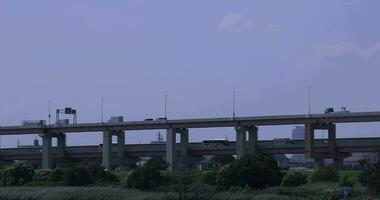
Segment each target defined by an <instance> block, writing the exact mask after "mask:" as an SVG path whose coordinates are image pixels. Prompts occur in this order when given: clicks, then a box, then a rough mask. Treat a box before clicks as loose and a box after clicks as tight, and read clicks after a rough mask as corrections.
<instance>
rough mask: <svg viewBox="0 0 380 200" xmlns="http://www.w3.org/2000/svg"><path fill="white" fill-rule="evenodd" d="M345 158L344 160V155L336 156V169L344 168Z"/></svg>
mask: <svg viewBox="0 0 380 200" xmlns="http://www.w3.org/2000/svg"><path fill="white" fill-rule="evenodd" d="M343 160H344V158H342V157H337V158H334V167H335V168H336V169H342V168H343Z"/></svg>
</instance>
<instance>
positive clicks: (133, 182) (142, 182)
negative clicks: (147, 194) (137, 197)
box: [126, 157, 169, 190]
mask: <svg viewBox="0 0 380 200" xmlns="http://www.w3.org/2000/svg"><path fill="white" fill-rule="evenodd" d="M168 166H169V165H168V163H167V162H166V161H165V160H164V159H162V158H161V157H156V158H152V159H150V160H149V161H148V162H147V163H145V165H144V166H143V167H141V168H137V169H135V170H133V171H131V172H130V173H129V174H128V177H127V185H126V186H127V187H131V188H136V189H140V190H152V189H155V188H157V186H159V185H160V184H161V183H163V182H164V181H163V180H164V177H163V176H161V174H160V172H159V171H160V170H163V169H166V168H167V167H168Z"/></svg>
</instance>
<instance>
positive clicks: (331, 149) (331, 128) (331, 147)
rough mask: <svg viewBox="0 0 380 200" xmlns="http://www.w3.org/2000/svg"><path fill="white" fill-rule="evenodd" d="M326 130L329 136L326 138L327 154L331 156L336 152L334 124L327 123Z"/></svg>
mask: <svg viewBox="0 0 380 200" xmlns="http://www.w3.org/2000/svg"><path fill="white" fill-rule="evenodd" d="M327 130H328V132H329V138H328V146H329V154H330V155H331V156H335V155H336V153H337V152H336V125H335V124H329V125H328V129H327Z"/></svg>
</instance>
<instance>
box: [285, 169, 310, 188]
mask: <svg viewBox="0 0 380 200" xmlns="http://www.w3.org/2000/svg"><path fill="white" fill-rule="evenodd" d="M306 183H307V176H306V174H304V173H302V172H294V171H291V172H288V173H287V174H286V175H285V177H284V178H283V179H282V183H281V185H282V186H287V187H295V186H300V185H303V184H306Z"/></svg>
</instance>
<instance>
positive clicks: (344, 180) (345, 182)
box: [340, 175, 354, 187]
mask: <svg viewBox="0 0 380 200" xmlns="http://www.w3.org/2000/svg"><path fill="white" fill-rule="evenodd" d="M340 186H341V187H353V186H354V184H353V183H351V182H350V181H348V177H347V175H345V176H344V177H343V178H342V181H341V182H340Z"/></svg>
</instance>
